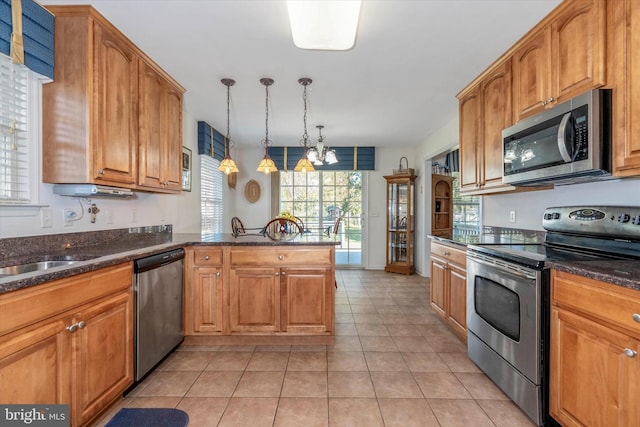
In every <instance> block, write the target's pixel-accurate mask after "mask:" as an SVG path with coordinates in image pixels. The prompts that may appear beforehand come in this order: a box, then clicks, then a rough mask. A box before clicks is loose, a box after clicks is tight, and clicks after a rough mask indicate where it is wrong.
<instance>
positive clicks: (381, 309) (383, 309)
mask: <svg viewBox="0 0 640 427" xmlns="http://www.w3.org/2000/svg"><path fill="white" fill-rule="evenodd" d="M376 311H377V312H378V314H402V313H404V311H403V309H402V307H399V306H397V305H381V306H378V307H376Z"/></svg>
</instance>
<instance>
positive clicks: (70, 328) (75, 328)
mask: <svg viewBox="0 0 640 427" xmlns="http://www.w3.org/2000/svg"><path fill="white" fill-rule="evenodd" d="M66 329H67V331H69V332H71V333H74V332H75V331H76V330H77V329H78V324H77V323H74V324H73V325H69V326H67V328H66Z"/></svg>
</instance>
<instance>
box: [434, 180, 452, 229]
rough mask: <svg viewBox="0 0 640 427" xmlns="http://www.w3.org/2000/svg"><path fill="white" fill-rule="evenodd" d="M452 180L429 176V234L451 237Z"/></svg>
mask: <svg viewBox="0 0 640 427" xmlns="http://www.w3.org/2000/svg"><path fill="white" fill-rule="evenodd" d="M453 180H454V177H453V176H450V175H437V174H432V175H431V234H432V235H434V236H438V237H444V238H446V239H451V238H452V237H453Z"/></svg>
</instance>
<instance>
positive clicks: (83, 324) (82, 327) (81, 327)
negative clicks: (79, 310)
mask: <svg viewBox="0 0 640 427" xmlns="http://www.w3.org/2000/svg"><path fill="white" fill-rule="evenodd" d="M85 326H86V324H85V323H84V320H82V321H80V322H78V329H84V327H85Z"/></svg>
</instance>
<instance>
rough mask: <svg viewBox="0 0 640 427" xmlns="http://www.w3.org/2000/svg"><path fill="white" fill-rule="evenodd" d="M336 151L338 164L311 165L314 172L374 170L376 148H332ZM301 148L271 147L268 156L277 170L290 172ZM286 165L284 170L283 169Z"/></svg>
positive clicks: (300, 154) (298, 157)
mask: <svg viewBox="0 0 640 427" xmlns="http://www.w3.org/2000/svg"><path fill="white" fill-rule="evenodd" d="M332 148H333V149H334V150H336V157H337V158H338V163H335V164H333V165H326V164H325V165H320V166H316V165H313V167H314V168H316V170H321V171H349V170H359V171H364V170H371V171H372V170H375V169H376V148H375V147H332ZM302 152H303V148H302V147H271V148H270V149H269V155H270V156H271V158H272V159H273V161H274V162H275V164H276V166H277V168H278V170H283V169H286V170H290V171H292V170H293V168H295V166H296V163H298V160H300V157H302ZM285 163H286V168H285V167H284V166H285Z"/></svg>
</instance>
